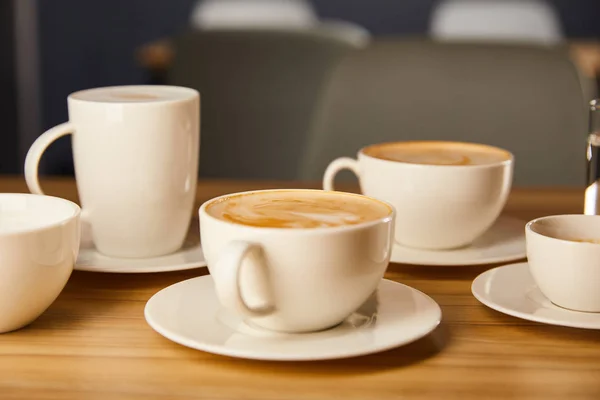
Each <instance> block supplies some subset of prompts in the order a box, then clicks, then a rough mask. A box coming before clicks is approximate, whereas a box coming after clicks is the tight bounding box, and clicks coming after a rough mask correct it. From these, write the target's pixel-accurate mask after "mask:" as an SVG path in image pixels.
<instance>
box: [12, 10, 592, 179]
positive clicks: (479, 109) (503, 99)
mask: <svg viewBox="0 0 600 400" xmlns="http://www.w3.org/2000/svg"><path fill="white" fill-rule="evenodd" d="M599 38H600V2H598V1H597V0H548V1H533V0H531V1H530V0H445V1H434V0H396V1H389V0H312V1H301V0H297V1H296V0H202V1H197V0H169V1H166V0H127V1H119V0H103V1H78V0H52V1H50V0H46V1H42V0H2V1H1V2H0V44H1V46H0V49H2V55H1V56H0V106H1V108H0V110H2V111H1V115H2V121H3V124H2V133H1V135H0V173H2V174H19V173H21V172H22V165H23V161H24V157H25V154H26V152H27V149H28V148H29V146H30V145H31V143H32V142H33V141H34V140H35V138H37V136H39V135H40V134H41V133H42V132H43V131H44V130H46V129H48V128H50V127H52V126H54V125H56V124H59V123H61V122H64V121H66V120H67V119H68V115H67V106H66V97H67V96H68V94H69V93H71V92H74V91H77V90H81V89H86V88H91V87H98V86H111V85H125V84H148V83H150V84H171V85H183V86H190V87H194V88H196V89H198V90H199V91H200V93H201V96H202V132H201V138H202V139H201V142H202V145H201V156H200V160H201V161H200V169H199V174H200V177H203V178H236V179H285V180H320V177H321V175H322V173H323V170H324V168H325V166H326V165H327V163H328V162H329V161H330V160H331V159H332V158H334V157H337V156H341V155H347V156H354V155H355V154H356V151H357V150H358V149H359V148H360V147H362V146H364V145H366V144H369V143H374V142H381V141H389V140H413V139H449V140H463V141H475V142H482V143H488V144H493V145H498V146H502V147H505V148H507V149H509V150H510V151H512V152H513V153H514V154H515V155H516V159H517V163H516V173H515V184H517V185H529V186H535V185H537V186H547V185H566V186H576V185H581V184H582V183H583V182H584V178H585V176H584V174H585V173H584V171H585V143H586V133H587V130H588V124H587V118H588V116H587V103H588V102H589V101H590V100H591V99H592V98H594V97H596V96H597V93H598V88H599V84H598V83H599V79H600V41H599V40H598V39H599ZM42 171H43V173H44V174H47V175H72V174H73V162H72V157H71V150H70V138H68V137H67V138H64V139H61V140H59V141H58V142H57V143H55V144H54V145H53V146H52V147H51V149H50V150H49V151H48V152H47V154H46V156H45V157H44V160H43V164H42Z"/></svg>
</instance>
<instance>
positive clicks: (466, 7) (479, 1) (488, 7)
mask: <svg viewBox="0 0 600 400" xmlns="http://www.w3.org/2000/svg"><path fill="white" fill-rule="evenodd" d="M430 34H431V36H432V37H433V38H435V39H438V40H481V41H490V40H491V41H511V42H529V43H537V44H555V43H557V42H560V41H561V40H562V38H563V32H562V25H561V22H560V19H559V16H558V14H557V12H556V10H555V9H554V7H553V6H552V5H550V4H548V3H547V2H545V1H541V0H445V1H441V2H439V3H438V5H437V6H436V7H435V8H434V11H433V13H432V17H431V21H430Z"/></svg>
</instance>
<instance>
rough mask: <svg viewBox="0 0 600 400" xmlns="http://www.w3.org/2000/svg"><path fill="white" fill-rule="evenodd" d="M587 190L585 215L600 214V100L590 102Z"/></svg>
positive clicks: (584, 207)
mask: <svg viewBox="0 0 600 400" xmlns="http://www.w3.org/2000/svg"><path fill="white" fill-rule="evenodd" d="M586 158H587V188H586V189H585V199H584V206H583V213H584V214H587V215H598V214H600V193H599V192H600V99H595V100H592V101H591V102H590V129H589V135H588V140H587V155H586Z"/></svg>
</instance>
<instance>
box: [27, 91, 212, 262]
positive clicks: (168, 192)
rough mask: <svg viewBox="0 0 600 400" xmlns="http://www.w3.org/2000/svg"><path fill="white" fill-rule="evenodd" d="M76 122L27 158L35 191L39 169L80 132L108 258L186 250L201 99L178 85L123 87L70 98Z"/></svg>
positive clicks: (95, 231) (83, 184)
mask: <svg viewBox="0 0 600 400" xmlns="http://www.w3.org/2000/svg"><path fill="white" fill-rule="evenodd" d="M67 101H68V108H69V122H67V123H64V124H61V125H58V126H56V127H54V128H52V129H50V130H49V131H47V132H45V133H44V134H42V135H41V136H40V137H39V138H38V139H37V140H36V141H35V142H34V143H33V145H32V146H31V148H30V149H29V153H28V154H27V158H26V161H25V177H26V180H27V185H28V187H29V190H30V191H31V192H32V193H37V194H42V193H43V192H42V189H41V187H40V184H39V181H38V164H39V161H40V158H41V156H42V153H43V152H44V150H45V149H46V148H47V147H48V146H49V145H50V144H51V143H52V142H53V141H54V140H56V139H58V138H59V137H61V136H65V135H68V134H72V135H73V141H72V142H73V159H74V164H75V176H76V179H77V188H78V190H79V197H80V199H81V205H82V209H83V212H82V221H83V222H85V223H89V224H90V228H91V233H92V237H93V242H94V244H95V246H96V248H97V249H98V251H100V252H101V253H104V254H106V255H109V256H115V257H128V258H146V257H154V256H160V255H164V254H168V253H172V252H174V251H176V250H178V249H179V248H180V247H181V246H182V244H183V242H184V240H185V237H186V234H187V231H188V228H189V224H190V221H191V217H192V214H193V208H194V200H195V195H196V184H197V176H198V153H199V147H200V144H199V141H200V125H199V124H200V97H199V94H198V92H197V91H195V90H193V89H188V88H183V87H173V86H115V87H106V88H96V89H89V90H84V91H80V92H76V93H73V94H71V95H69V97H68V100H67Z"/></svg>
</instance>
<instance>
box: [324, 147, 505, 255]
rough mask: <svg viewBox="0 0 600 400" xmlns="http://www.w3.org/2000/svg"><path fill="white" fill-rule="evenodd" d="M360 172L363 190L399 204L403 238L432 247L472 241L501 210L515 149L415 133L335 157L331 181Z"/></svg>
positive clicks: (327, 182) (398, 231)
mask: <svg viewBox="0 0 600 400" xmlns="http://www.w3.org/2000/svg"><path fill="white" fill-rule="evenodd" d="M343 169H349V170H351V171H352V172H354V173H355V174H356V175H357V176H358V179H359V182H360V187H361V190H362V193H363V194H365V195H367V196H370V197H374V198H377V199H380V200H383V201H385V202H387V203H389V204H391V205H392V206H394V208H395V209H396V216H397V217H396V218H397V221H398V222H397V223H396V228H395V234H394V237H395V241H396V242H398V243H399V244H401V245H404V246H407V247H413V248H422V249H430V250H449V249H455V248H460V247H464V246H468V245H469V244H471V243H472V242H473V241H474V240H475V239H476V238H478V237H479V236H481V235H482V234H483V233H484V232H486V231H487V230H488V229H489V228H490V227H491V226H492V224H493V223H494V221H495V220H496V219H497V218H498V216H499V215H500V213H501V211H502V209H503V208H504V205H505V204H506V200H507V198H508V194H509V192H510V188H511V184H512V176H513V156H512V154H511V153H509V152H508V151H506V150H503V149H500V148H497V147H492V146H487V145H483V144H475V143H462V142H439V141H412V142H394V143H382V144H374V145H371V146H367V147H365V148H363V149H361V150H360V151H359V152H358V157H357V159H356V160H355V159H352V158H347V157H342V158H338V159H336V160H334V161H333V162H331V163H330V164H329V166H328V167H327V169H326V171H325V175H324V177H323V188H324V189H325V190H334V179H335V176H336V174H337V173H338V172H339V171H340V170H343Z"/></svg>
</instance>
